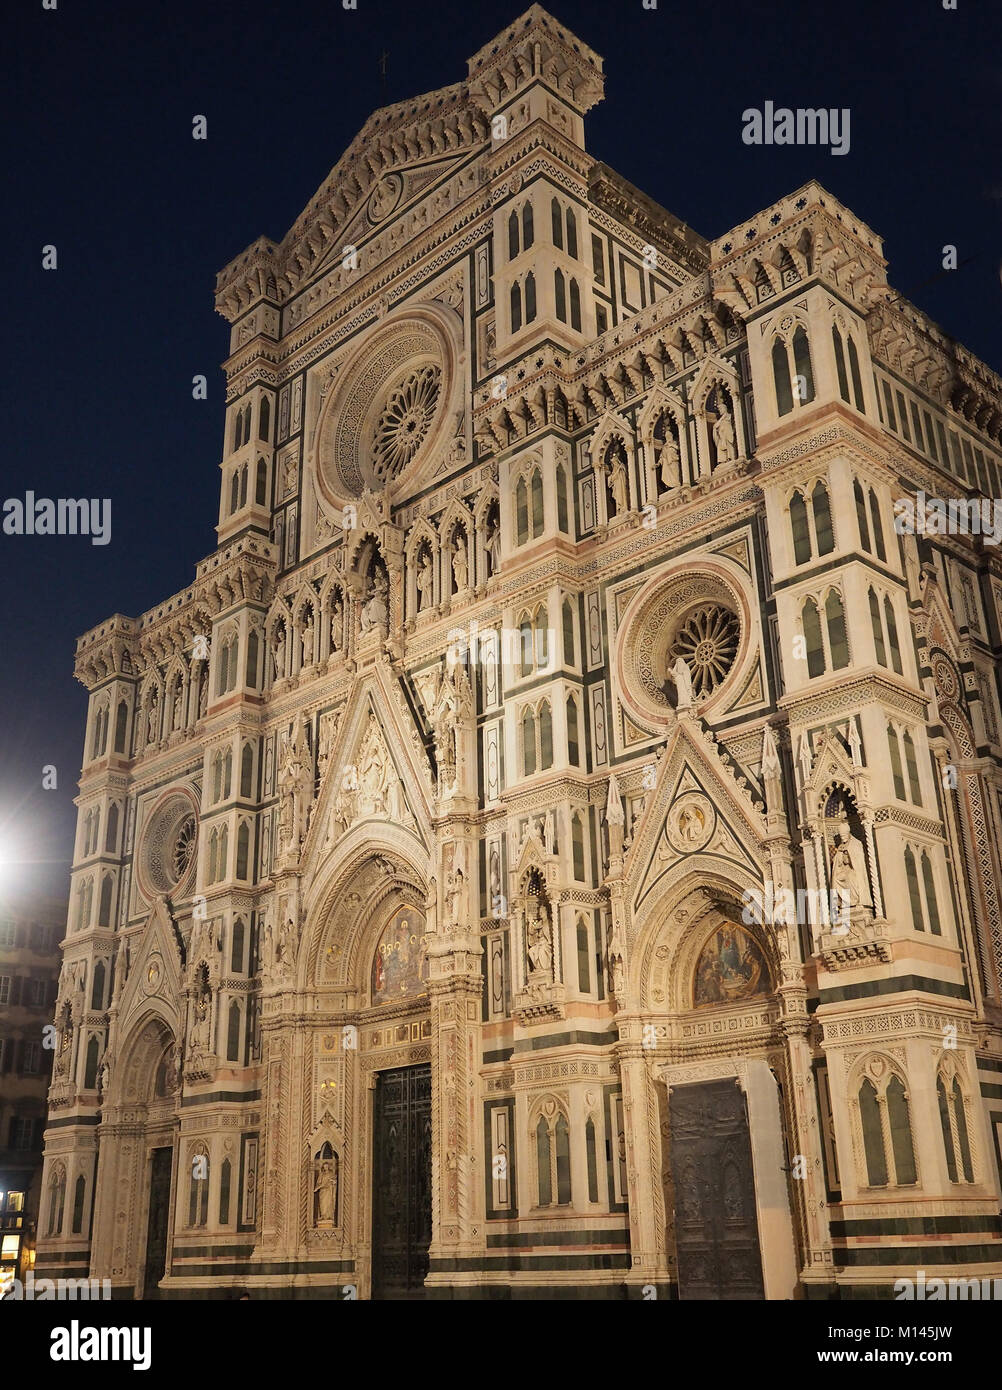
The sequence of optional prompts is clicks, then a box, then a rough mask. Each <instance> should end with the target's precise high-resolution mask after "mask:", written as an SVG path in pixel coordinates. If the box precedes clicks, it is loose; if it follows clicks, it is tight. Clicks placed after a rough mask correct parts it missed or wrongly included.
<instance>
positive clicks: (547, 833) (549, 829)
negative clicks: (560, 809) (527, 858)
mask: <svg viewBox="0 0 1002 1390" xmlns="http://www.w3.org/2000/svg"><path fill="white" fill-rule="evenodd" d="M555 842H556V835H555V831H554V825H553V811H552V810H549V811H547V813H546V815H545V816H544V817H543V848H544V849H545V850H546V853H547V854H552V853H553V846H554V844H555Z"/></svg>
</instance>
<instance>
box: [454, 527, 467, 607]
mask: <svg viewBox="0 0 1002 1390" xmlns="http://www.w3.org/2000/svg"><path fill="white" fill-rule="evenodd" d="M452 578H453V580H454V582H455V585H456V593H457V594H461V593H464V592H465V590H466V581H467V561H466V541H465V539H464V537H463V533H462V531H457V532H456V533H455V535H454V536H453V538H452Z"/></svg>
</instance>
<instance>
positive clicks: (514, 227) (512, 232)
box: [508, 212, 519, 261]
mask: <svg viewBox="0 0 1002 1390" xmlns="http://www.w3.org/2000/svg"><path fill="white" fill-rule="evenodd" d="M518 251H519V246H518V213H517V212H513V213H512V214H511V215H510V216H509V218H508V259H509V260H510V261H513V260H514V259H515V257H516V256H517V255H518Z"/></svg>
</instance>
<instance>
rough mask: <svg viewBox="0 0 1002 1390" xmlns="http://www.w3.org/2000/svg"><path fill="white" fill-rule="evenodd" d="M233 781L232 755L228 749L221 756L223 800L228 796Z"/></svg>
mask: <svg viewBox="0 0 1002 1390" xmlns="http://www.w3.org/2000/svg"><path fill="white" fill-rule="evenodd" d="M232 780H233V753H232V752H231V750H230V749H229V748H227V750H226V752H225V753H224V754H223V798H224V800H225V798H226V797H228V796H229V794H230V786H231V783H232Z"/></svg>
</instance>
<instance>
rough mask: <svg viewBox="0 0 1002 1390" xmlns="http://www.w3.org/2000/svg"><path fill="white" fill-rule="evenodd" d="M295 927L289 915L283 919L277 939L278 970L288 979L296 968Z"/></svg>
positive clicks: (296, 943)
mask: <svg viewBox="0 0 1002 1390" xmlns="http://www.w3.org/2000/svg"><path fill="white" fill-rule="evenodd" d="M298 944H299V943H298V941H297V939H296V927H295V923H294V922H293V920H292V918H291V917H287V918H286V919H285V925H284V927H283V928H282V931H281V935H280V936H279V939H278V962H277V964H278V972H279V974H280V975H282V976H283V977H284V978H285V979H289V978H290V976H291V975H292V973H293V971H294V970H295V968H296V948H297V946H298Z"/></svg>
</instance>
